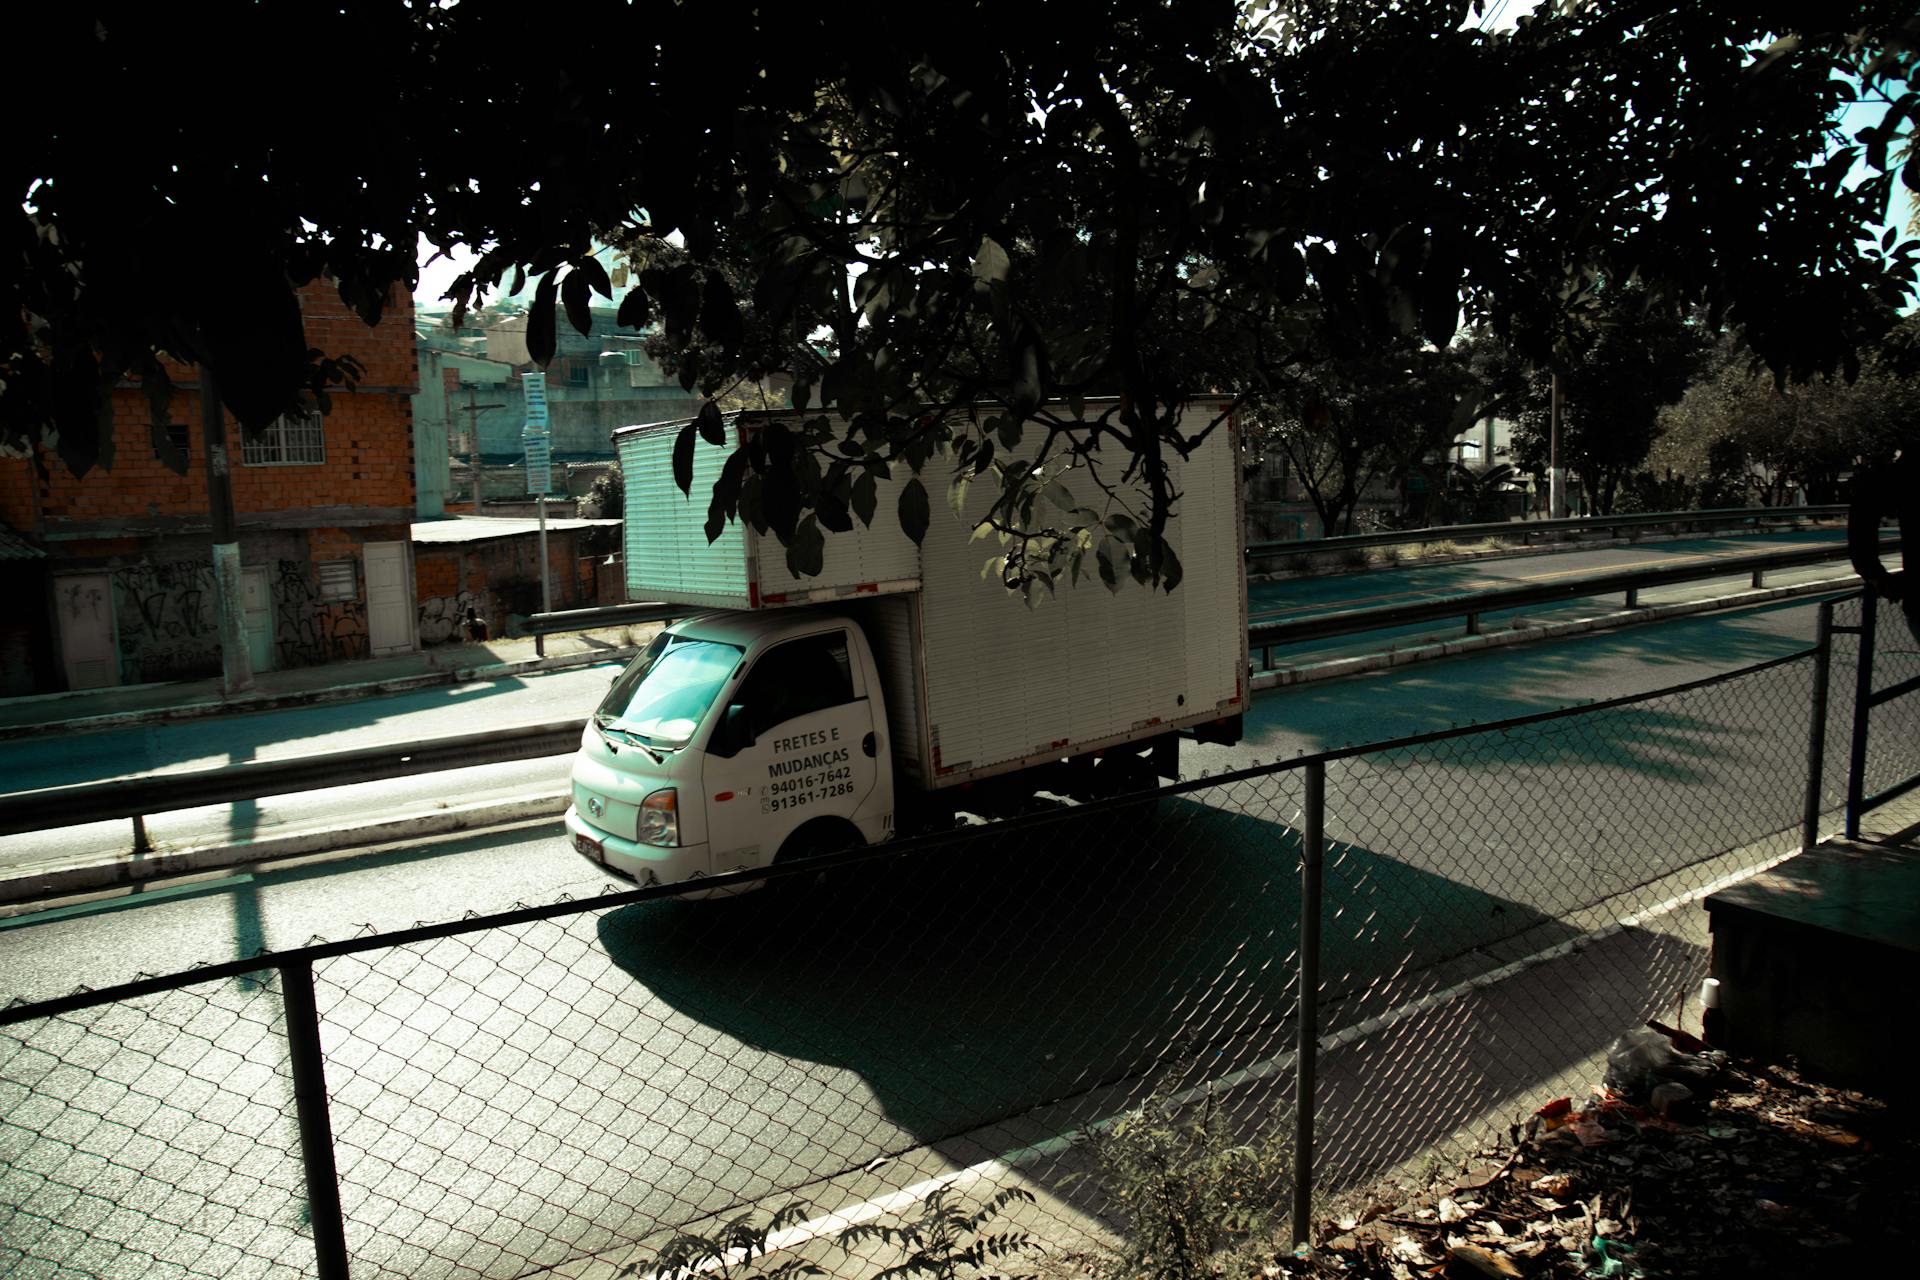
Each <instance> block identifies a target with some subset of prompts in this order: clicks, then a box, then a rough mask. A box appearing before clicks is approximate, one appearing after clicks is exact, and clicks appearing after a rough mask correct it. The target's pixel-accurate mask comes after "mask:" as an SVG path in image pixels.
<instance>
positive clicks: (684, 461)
mask: <svg viewBox="0 0 1920 1280" xmlns="http://www.w3.org/2000/svg"><path fill="white" fill-rule="evenodd" d="M673 482H674V483H675V484H677V485H679V486H680V492H682V493H684V494H686V495H687V496H688V497H692V496H693V424H692V423H691V422H689V423H688V424H687V425H686V426H684V427H682V428H680V434H679V435H677V436H675V437H674V438H673Z"/></svg>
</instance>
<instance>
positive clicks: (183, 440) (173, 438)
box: [167, 422, 189, 453]
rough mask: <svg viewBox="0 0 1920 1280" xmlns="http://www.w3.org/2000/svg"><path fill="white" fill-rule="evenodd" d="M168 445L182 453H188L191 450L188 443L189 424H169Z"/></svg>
mask: <svg viewBox="0 0 1920 1280" xmlns="http://www.w3.org/2000/svg"><path fill="white" fill-rule="evenodd" d="M167 443H168V444H170V445H172V446H173V447H174V448H176V449H178V450H179V451H180V452H182V453H186V452H187V451H188V448H189V445H188V441H187V424H186V423H184V422H169V423H168V424H167Z"/></svg>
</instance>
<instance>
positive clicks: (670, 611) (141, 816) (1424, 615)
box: [0, 508, 1900, 853]
mask: <svg viewBox="0 0 1920 1280" xmlns="http://www.w3.org/2000/svg"><path fill="white" fill-rule="evenodd" d="M1803 509H1804V508H1803ZM1880 546H1881V550H1882V551H1883V552H1886V551H1895V550H1898V549H1899V546H1900V540H1899V539H1898V538H1883V539H1882V540H1881V544H1880ZM1846 554H1847V552H1846V545H1845V544H1844V543H1842V542H1838V541H1836V542H1833V543H1829V544H1826V545H1823V546H1820V547H1812V548H1798V549H1795V550H1792V551H1773V552H1765V553H1761V554H1757V555H1751V554H1750V555H1736V556H1727V557H1723V558H1721V559H1718V560H1715V561H1710V562H1708V563H1705V564H1696V565H1685V566H1678V567H1675V568H1672V569H1652V570H1649V569H1635V570H1630V571H1622V572H1617V573H1602V574H1593V575H1589V576H1587V577H1583V578H1577V579H1572V580H1569V581H1565V582H1555V583H1549V584H1544V585H1533V586H1521V587H1509V588H1501V589H1497V590H1493V591H1483V592H1477V593H1475V594H1472V595H1463V596H1455V597H1452V598H1449V599H1442V600H1428V601H1420V602H1417V603H1413V604H1395V605H1390V606H1387V607H1385V608H1376V609H1351V610H1345V611H1343V612H1340V613H1331V614H1325V615H1322V616H1319V617H1312V618H1301V619H1297V620H1294V621H1290V622H1268V623H1260V624H1257V625H1255V626H1251V627H1249V628H1248V629H1247V647H1248V651H1249V653H1253V652H1258V653H1259V654H1260V660H1259V662H1258V664H1257V665H1256V667H1255V669H1256V670H1271V669H1272V666H1273V651H1274V650H1275V649H1276V648H1280V647H1283V646H1285V645H1289V644H1297V643H1301V642H1304V641H1308V640H1319V639H1326V638H1330V637H1333V636H1342V635H1354V634H1358V633H1361V632H1365V631H1381V630H1386V629H1388V628H1390V627H1398V626H1408V625H1414V624H1418V623H1421V622H1432V621H1438V620H1442V619H1446V618H1456V617H1465V618H1466V619H1467V630H1468V632H1469V633H1470V634H1474V633H1477V632H1478V630H1479V617H1480V615H1481V614H1483V613H1491V612H1496V611H1498V610H1501V609H1515V608H1524V607H1526V606H1529V605H1536V604H1548V603H1555V602H1559V601H1564V600H1578V599H1583V598H1585V597H1588V596H1600V595H1610V594H1612V593H1614V592H1624V593H1625V594H1626V596H1627V607H1628V608H1633V607H1635V604H1636V601H1635V599H1634V597H1635V595H1636V593H1637V592H1639V591H1640V590H1643V589H1645V588H1648V587H1657V586H1665V585H1668V584H1671V583H1675V582H1688V581H1695V580H1698V579H1702V578H1720V577H1727V576H1729V575H1731V574H1740V573H1749V574H1751V575H1752V579H1753V582H1754V585H1755V586H1758V585H1760V579H1761V576H1762V575H1763V574H1765V573H1766V572H1767V571H1769V570H1773V569H1784V568H1791V567H1795V566H1798V565H1807V564H1819V563H1821V562H1822V561H1830V560H1836V559H1843V558H1844V557H1845V556H1846ZM690 612H693V611H692V610H689V609H687V608H686V607H684V606H669V605H655V604H641V605H619V606H615V607H613V608H611V609H576V610H572V611H570V612H568V613H553V614H542V615H536V617H538V618H540V619H542V620H544V621H546V622H548V623H550V624H551V623H553V620H555V619H566V618H577V617H578V616H580V615H583V614H599V615H605V614H623V615H626V616H624V617H622V618H620V619H617V620H615V622H616V623H617V622H619V621H629V622H630V621H659V620H661V619H662V618H664V617H684V616H686V615H687V614H688V613H690ZM592 625H607V624H603V623H599V622H596V623H594V624H592ZM550 629H551V630H555V631H558V630H564V629H565V628H564V627H562V626H560V625H557V624H554V625H551V628H550ZM585 727H586V719H585V718H584V717H582V718H580V719H577V720H555V721H549V722H546V723H544V724H535V725H522V726H519V727H517V728H505V729H490V730H486V731H484V732H478V733H465V734H457V735H453V736H450V737H443V738H433V739H426V740H422V741H418V742H403V743H392V744H387V745H383V746H376V747H357V748H352V749H349V750H346V751H330V752H327V753H325V754H322V755H313V756H305V757H301V758H297V759H291V760H259V761H246V762H243V763H240V764H234V765H222V766H220V767H218V768H213V769H203V770H196V771H194V772H191V773H174V774H152V775H144V776H139V777H132V778H118V779H114V780H112V781H111V782H110V783H99V782H87V783H75V784H71V785H68V786H61V787H46V788H42V789H40V790H36V791H23V792H18V793H16V794H13V795H0V835H18V834H21V833H23V832H28V831H42V830H48V829H51V828H55V827H69V826H80V825H84V824H86V823H90V822H101V821H104V820H107V819H113V818H131V819H132V820H133V824H134V846H133V849H134V852H136V853H144V852H146V851H147V850H148V849H149V848H150V847H151V846H150V845H149V843H148V841H147V838H146V827H145V819H146V815H148V814H152V813H166V812H169V811H171V810H175V809H192V808H197V807H200V806H203V805H215V804H231V803H233V802H235V801H239V800H256V799H259V798H260V797H262V796H273V795H286V794H290V793H293V792H298V791H317V790H323V789H325V788H328V787H340V786H349V785H351V784H353V783H358V782H374V781H380V780H383V779H387V778H399V777H406V776H409V775H412V774H421V773H437V772H440V771H442V770H446V769H460V768H470V767H473V766H476V765H484V764H499V763H502V762H504V761H508V760H527V759H537V758H539V757H542V756H555V755H564V754H566V753H568V752H571V751H572V750H573V749H574V748H575V746H577V745H578V743H579V739H580V734H581V732H582V731H583V730H584V729H585Z"/></svg>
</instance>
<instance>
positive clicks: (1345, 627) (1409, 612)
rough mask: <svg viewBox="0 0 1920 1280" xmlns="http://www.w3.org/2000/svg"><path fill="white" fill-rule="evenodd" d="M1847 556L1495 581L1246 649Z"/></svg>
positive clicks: (1474, 621)
mask: <svg viewBox="0 0 1920 1280" xmlns="http://www.w3.org/2000/svg"><path fill="white" fill-rule="evenodd" d="M1899 549H1900V539H1899V538H1897V537H1896V538H1882V539H1881V541H1880V550H1881V552H1882V553H1883V554H1884V553H1886V552H1889V551H1897V550H1899ZM1846 558H1847V546H1846V543H1845V542H1843V541H1838V540H1836V541H1834V542H1831V543H1826V544H1823V545H1821V546H1818V547H1800V548H1796V549H1794V550H1791V551H1767V552H1760V553H1756V554H1742V555H1730V556H1724V557H1720V558H1717V559H1714V560H1710V561H1707V562H1706V563H1703V564H1692V565H1676V566H1674V567H1673V568H1671V569H1632V570H1621V571H1619V572H1614V573H1597V574H1591V575H1588V576H1585V577H1580V578H1572V579H1568V580H1566V581H1563V582H1549V583H1536V584H1528V585H1526V586H1518V587H1500V588H1496V589H1494V590H1491V591H1477V592H1474V593H1472V594H1471V595H1458V596H1450V597H1446V598H1443V599H1439V600H1421V601H1416V602H1414V603H1411V604H1396V605H1391V606H1389V607H1387V608H1384V609H1348V610H1343V611H1341V612H1339V613H1328V614H1321V615H1319V616H1317V617H1311V618H1299V619H1295V620H1292V621H1288V622H1266V623H1258V624H1256V625H1254V626H1250V627H1248V628H1247V650H1248V652H1249V653H1252V652H1254V651H1256V650H1257V651H1258V652H1259V653H1260V661H1259V664H1258V665H1257V666H1256V668H1255V669H1256V670H1260V671H1270V670H1272V669H1273V651H1274V650H1275V649H1278V648H1283V647H1285V646H1286V645H1290V644H1301V643H1304V642H1306V641H1309V640H1326V639H1330V638H1332V637H1334V636H1346V635H1358V634H1360V633H1362V632H1366V631H1384V630H1386V629H1388V628H1390V627H1400V626H1415V625H1418V624H1420V623H1423V622H1439V621H1444V620H1445V619H1448V618H1465V619H1466V626H1467V634H1468V635H1478V634H1480V617H1481V615H1482V614H1487V613H1498V612H1500V611H1501V610H1503V609H1524V608H1527V607H1529V606H1532V605H1540V604H1557V603H1560V602H1562V601H1566V600H1583V599H1586V598H1587V597H1589V596H1605V595H1612V594H1614V593H1616V592H1619V593H1622V594H1624V595H1625V596H1626V607H1627V608H1629V609H1634V608H1638V607H1639V603H1640V602H1639V599H1638V596H1639V593H1640V592H1641V591H1643V590H1645V589H1647V588H1648V587H1663V586H1670V585H1672V584H1673V583H1676V582H1695V581H1699V580H1700V579H1702V578H1726V577H1731V576H1733V575H1735V574H1741V573H1745V574H1749V575H1751V581H1752V583H1753V585H1754V586H1755V587H1756V588H1758V587H1760V586H1761V585H1763V583H1762V579H1763V578H1764V576H1765V575H1766V573H1768V572H1769V571H1770V570H1774V569H1791V568H1796V567H1798V566H1801V565H1809V564H1822V563H1825V562H1829V561H1834V560H1844V559H1846Z"/></svg>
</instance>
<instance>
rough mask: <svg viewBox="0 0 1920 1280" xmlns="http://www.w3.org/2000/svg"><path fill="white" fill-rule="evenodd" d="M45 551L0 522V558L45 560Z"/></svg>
mask: <svg viewBox="0 0 1920 1280" xmlns="http://www.w3.org/2000/svg"><path fill="white" fill-rule="evenodd" d="M46 558H47V553H46V552H45V551H42V550H41V549H40V548H39V547H36V546H34V545H33V544H32V543H31V542H28V541H27V540H26V539H25V538H23V537H21V536H20V535H19V534H17V533H15V532H14V531H13V530H11V529H9V528H7V526H5V525H3V524H0V560H45V559H46Z"/></svg>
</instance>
